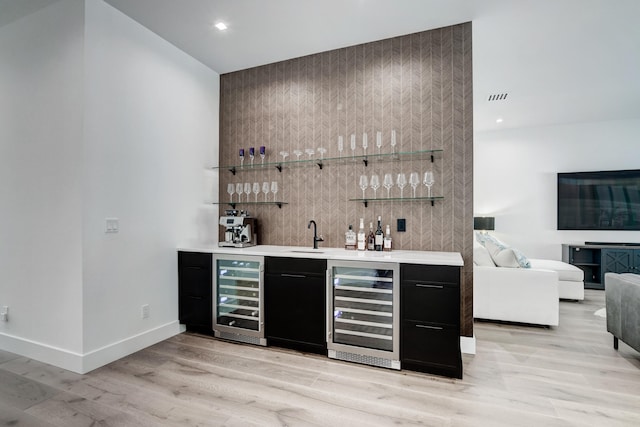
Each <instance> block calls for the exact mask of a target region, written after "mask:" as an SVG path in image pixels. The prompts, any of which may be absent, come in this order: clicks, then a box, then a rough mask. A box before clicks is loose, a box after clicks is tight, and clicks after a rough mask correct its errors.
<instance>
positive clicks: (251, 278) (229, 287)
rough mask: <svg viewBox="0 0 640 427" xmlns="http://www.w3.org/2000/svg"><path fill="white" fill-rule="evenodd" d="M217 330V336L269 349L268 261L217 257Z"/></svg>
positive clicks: (214, 258)
mask: <svg viewBox="0 0 640 427" xmlns="http://www.w3.org/2000/svg"><path fill="white" fill-rule="evenodd" d="M213 265H214V268H215V270H214V271H215V276H214V286H213V309H214V313H213V330H214V333H215V336H216V337H218V338H224V339H228V340H233V341H240V342H245V343H249V344H258V345H267V341H266V339H265V336H264V308H263V302H262V292H263V283H264V258H263V257H258V256H233V255H226V254H225V255H214V257H213Z"/></svg>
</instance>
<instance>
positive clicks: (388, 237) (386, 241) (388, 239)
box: [382, 224, 391, 252]
mask: <svg viewBox="0 0 640 427" xmlns="http://www.w3.org/2000/svg"><path fill="white" fill-rule="evenodd" d="M382 249H383V250H384V251H387V252H391V229H390V228H389V224H387V230H386V232H385V234H384V240H383V243H382Z"/></svg>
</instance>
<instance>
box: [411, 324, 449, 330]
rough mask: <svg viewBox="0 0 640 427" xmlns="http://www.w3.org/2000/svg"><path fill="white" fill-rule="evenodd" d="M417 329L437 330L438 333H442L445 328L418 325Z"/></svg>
mask: <svg viewBox="0 0 640 427" xmlns="http://www.w3.org/2000/svg"><path fill="white" fill-rule="evenodd" d="M416 328H422V329H435V330H437V331H441V330H442V329H443V328H442V327H440V326H429V325H416Z"/></svg>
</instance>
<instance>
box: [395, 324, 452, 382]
mask: <svg viewBox="0 0 640 427" xmlns="http://www.w3.org/2000/svg"><path fill="white" fill-rule="evenodd" d="M401 339H402V343H401V350H400V354H401V358H402V367H403V368H407V369H413V370H417V371H423V372H432V373H436V374H442V375H448V376H454V377H457V378H462V356H461V354H460V333H459V328H457V327H455V326H447V325H434V324H431V323H423V322H414V321H410V320H403V321H402V338H401Z"/></svg>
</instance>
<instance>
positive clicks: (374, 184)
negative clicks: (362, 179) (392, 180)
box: [369, 175, 380, 199]
mask: <svg viewBox="0 0 640 427" xmlns="http://www.w3.org/2000/svg"><path fill="white" fill-rule="evenodd" d="M369 184H370V185H371V188H373V198H374V199H375V198H376V197H377V193H378V188H380V178H379V177H378V175H371V181H370V182H369Z"/></svg>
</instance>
